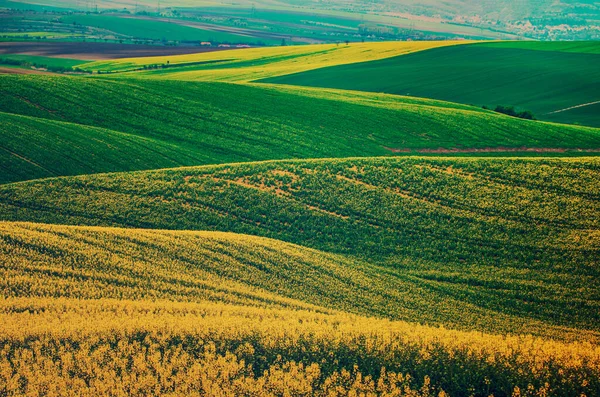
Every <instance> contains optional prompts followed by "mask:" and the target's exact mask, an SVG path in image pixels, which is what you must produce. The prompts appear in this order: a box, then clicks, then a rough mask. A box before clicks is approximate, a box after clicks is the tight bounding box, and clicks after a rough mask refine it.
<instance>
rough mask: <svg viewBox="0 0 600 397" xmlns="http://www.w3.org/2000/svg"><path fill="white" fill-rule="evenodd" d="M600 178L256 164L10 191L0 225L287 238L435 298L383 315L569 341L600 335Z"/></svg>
mask: <svg viewBox="0 0 600 397" xmlns="http://www.w3.org/2000/svg"><path fill="white" fill-rule="evenodd" d="M599 174H600V164H599V162H598V160H597V159H593V158H580V159H554V160H552V159H530V160H525V159H448V158H431V159H423V158H397V159H383V158H378V159H351V160H318V161H314V160H313V161H295V162H289V161H288V162H266V163H248V164H239V165H226V166H210V167H200V168H182V169H175V170H161V171H151V172H137V173H117V174H102V175H96V176H81V177H64V178H58V179H47V180H40V181H32V182H23V183H16V184H9V185H5V186H3V187H0V219H3V220H11V221H31V222H47V223H57V224H73V225H100V226H122V227H136V228H146V229H178V230H215V231H229V232H235V233H244V234H251V235H255V236H264V237H271V238H277V239H279V240H282V241H286V242H290V243H295V244H299V245H302V246H305V247H310V248H314V249H318V250H321V251H325V252H329V253H332V254H338V255H345V256H346V257H349V258H355V259H356V260H359V261H360V262H368V263H370V264H371V265H374V266H376V267H377V268H379V269H380V271H381V272H383V273H382V274H386V275H387V276H386V277H389V278H391V279H396V278H398V279H399V280H400V281H398V282H400V283H408V284H407V285H413V286H415V287H418V288H422V289H423V290H424V292H422V293H410V292H408V291H407V290H406V289H403V288H404V287H401V285H400V284H398V285H397V286H396V287H394V288H393V289H396V288H397V289H398V291H399V290H402V291H406V293H407V294H408V295H411V294H413V295H414V296H413V297H410V298H409V297H405V298H402V299H404V300H403V302H404V305H405V306H403V309H397V308H394V307H395V306H394V305H392V306H391V307H390V309H389V310H391V311H392V312H393V314H390V313H392V312H389V313H387V314H386V313H382V314H384V315H389V316H391V317H393V318H399V319H406V320H410V321H422V322H426V323H431V324H452V326H453V327H459V328H465V329H479V330H481V329H484V330H487V331H490V332H494V333H504V332H516V333H523V332H526V333H529V332H532V333H535V334H538V335H545V336H556V337H561V335H562V337H565V335H567V336H568V335H571V336H572V335H573V334H572V333H571V332H573V333H574V334H577V332H584V331H585V332H592V331H594V330H597V328H596V320H597V311H598V307H599V306H598V305H599V303H598V302H599V299H600V296H598V281H597V280H598V276H599V274H598V267H597V257H598V254H599V252H598V244H597V241H598V233H597V225H598V222H599V219H598V211H597V208H598V204H597V203H598V200H599V199H600V186H599V185H598V181H599V180H600V178H599V177H598V176H599ZM389 282H393V281H392V280H389ZM360 289H361V290H362V289H363V288H362V287H361V288H360ZM387 290H389V289H387ZM423 294H431V295H427V296H431V298H428V299H426V301H427V303H422V304H419V303H418V302H419V299H420V297H422V296H423ZM436 297H437V298H436ZM442 297H443V298H444V299H448V300H449V301H451V302H452V303H449V304H448V305H446V306H445V305H444V304H441V306H439V305H438V304H437V303H434V302H436V300H437V299H438V298H440V299H441V298H442ZM464 305H466V306H464ZM467 307H469V309H466V308H467ZM426 308H429V309H427V310H426ZM452 308H455V309H452ZM396 310H400V311H396ZM405 310H408V312H406V311H405ZM466 313H471V314H466ZM556 327H565V328H564V329H563V330H562V331H560V330H559V329H558V328H556ZM576 329H577V330H579V331H575V330H576Z"/></svg>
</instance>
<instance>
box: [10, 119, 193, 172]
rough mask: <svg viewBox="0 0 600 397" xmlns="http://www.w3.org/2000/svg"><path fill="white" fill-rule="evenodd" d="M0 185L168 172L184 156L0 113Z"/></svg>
mask: <svg viewBox="0 0 600 397" xmlns="http://www.w3.org/2000/svg"><path fill="white" fill-rule="evenodd" d="M0 122H1V124H2V127H0V131H1V132H2V142H1V143H0V170H1V174H2V176H1V177H0V181H1V182H2V183H6V182H16V181H21V180H26V179H34V178H47V177H52V176H58V175H79V174H90V173H97V172H109V171H125V170H140V169H152V168H162V167H174V166H178V165H182V164H185V163H193V162H195V161H196V158H195V157H190V155H189V154H188V153H186V151H185V150H182V149H181V148H179V147H177V146H174V145H169V144H167V143H164V142H160V141H156V140H153V139H148V138H143V137H139V136H135V135H130V134H125V133H122V132H116V131H112V130H108V129H104V128H96V127H89V126H85V125H79V124H74V123H66V122H61V121H54V120H46V119H42V118H35V117H28V116H20V115H12V114H8V113H0Z"/></svg>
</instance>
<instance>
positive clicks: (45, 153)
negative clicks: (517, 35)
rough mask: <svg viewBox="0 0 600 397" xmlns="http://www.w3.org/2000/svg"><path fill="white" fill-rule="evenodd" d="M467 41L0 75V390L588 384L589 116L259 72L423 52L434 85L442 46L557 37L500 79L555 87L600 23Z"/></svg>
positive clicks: (595, 340)
mask: <svg viewBox="0 0 600 397" xmlns="http://www.w3.org/2000/svg"><path fill="white" fill-rule="evenodd" d="M182 1H187V0H182ZM456 44H457V43H453V42H448V43H393V44H390V43H382V44H372V43H366V44H355V45H348V46H345V45H340V46H306V47H295V48H289V47H288V48H276V49H245V50H241V51H222V52H219V53H218V54H217V53H214V54H198V55H189V56H174V57H159V58H143V59H126V60H120V61H106V62H97V63H92V64H84V65H82V66H81V67H83V68H86V70H89V71H96V72H99V71H101V72H102V73H95V74H93V75H87V76H69V75H55V76H46V75H44V76H42V75H36V76H8V75H2V76H0V92H1V94H2V95H0V135H1V136H2V138H3V139H2V141H1V142H0V396H7V397H8V396H10V397H13V396H14V397H17V396H19V397H20V396H23V395H44V396H46V395H48V396H50V395H57V396H62V395H78V396H90V397H92V396H94V397H96V396H111V397H114V396H139V397H145V396H149V395H168V396H180V395H189V396H190V397H193V396H198V397H200V396H230V395H235V396H238V395H240V396H269V397H271V396H272V397H275V396H278V397H281V396H294V397H295V396H307V397H308V396H317V397H326V396H327V397H332V396H339V397H341V396H388V397H392V396H406V397H434V396H435V397H448V396H453V397H460V396H474V397H489V396H495V397H509V396H511V397H517V396H518V397H525V396H527V397H542V396H547V397H549V396H552V397H572V396H587V397H594V396H596V395H597V390H600V383H599V382H600V347H599V346H600V331H599V329H598V323H599V316H598V313H600V292H599V291H600V283H599V281H598V280H600V274H599V271H600V267H599V266H598V264H599V263H598V258H599V257H600V248H599V247H600V229H599V225H600V204H599V203H600V159H599V158H598V157H596V156H597V155H598V154H600V129H598V128H593V127H585V126H578V125H565V124H556V123H552V122H542V121H530V120H523V119H518V118H515V117H508V116H505V115H502V114H499V113H496V112H492V111H489V110H484V109H482V108H481V107H480V106H472V105H468V104H467V103H469V102H466V103H462V104H461V103H456V102H446V101H443V100H439V99H427V98H417V97H413V96H400V95H393V94H386V93H377V92H369V91H368V90H363V91H361V90H362V89H363V87H357V88H359V89H360V90H345V89H339V88H319V87H309V86H302V85H289V84H279V82H280V81H277V84H273V83H265V82H257V80H260V79H264V78H269V77H276V76H284V75H288V76H284V77H281V79H283V78H290V79H293V78H299V77H302V76H307V75H311V74H312V73H317V74H322V73H330V71H331V70H338V68H342V69H343V70H346V69H347V70H355V69H356V70H359V69H361V68H367V66H368V67H369V68H371V67H372V66H373V65H379V64H380V63H390V65H392V66H390V69H389V70H388V69H385V72H386V73H387V75H386V77H387V78H388V81H390V77H393V73H392V72H394V70H395V67H396V66H393V65H396V63H398V64H399V63H402V62H412V61H411V59H413V58H418V57H429V58H428V59H429V61H428V62H429V63H423V64H422V67H421V69H422V73H423V74H424V75H426V74H429V76H430V78H431V80H430V82H429V83H430V84H429V85H431V86H435V87H438V89H439V90H440V91H439V92H442V91H443V90H442V89H441V88H440V87H442V86H443V87H442V88H444V87H445V88H444V89H450V88H451V84H450V82H449V79H448V77H453V76H454V74H455V73H456V74H457V75H458V74H460V73H465V71H464V70H462V69H461V68H452V69H448V70H446V76H445V77H446V79H445V80H444V79H442V77H444V76H441V77H440V80H435V79H433V78H432V77H431V76H432V73H441V72H439V71H438V70H436V69H435V68H432V67H431V65H440V64H442V63H441V59H440V58H439V57H436V54H439V52H444V51H447V53H448V57H449V58H451V57H452V56H453V57H455V58H457V59H458V58H460V57H462V61H461V62H462V64H465V65H467V64H469V63H473V62H475V61H476V60H475V59H474V58H472V56H473V54H474V53H475V52H476V51H489V53H488V54H489V55H490V59H495V60H498V57H497V54H498V53H504V52H505V51H509V52H511V53H513V54H517V53H526V54H527V56H523V57H519V56H517V57H516V60H517V61H519V62H522V63H520V64H519V63H518V62H516V61H515V62H513V63H514V65H513V63H511V62H509V61H508V59H509V58H506V62H505V64H504V67H501V66H498V65H496V66H495V67H491V66H490V67H489V69H488V70H487V71H488V73H489V74H491V75H494V73H495V74H496V75H498V73H500V72H502V73H508V71H510V70H512V71H513V72H514V71H515V68H514V67H515V65H521V66H523V65H525V64H526V63H527V62H530V63H531V62H532V59H537V60H538V61H540V62H541V60H545V61H544V63H541V64H540V65H541V66H539V65H538V67H545V68H547V69H548V70H550V71H551V73H550V72H549V73H548V74H543V73H542V74H538V75H535V73H534V71H533V67H532V68H530V69H527V68H525V67H523V71H522V74H521V75H519V76H520V77H522V80H521V83H520V84H517V83H516V82H513V84H507V85H506V87H504V91H503V92H502V95H505V98H513V97H517V96H518V92H519V90H520V92H521V95H522V96H523V98H524V100H525V99H527V100H532V101H535V102H536V103H540V106H548V104H549V103H550V102H552V101H554V103H555V104H561V105H560V106H568V105H570V103H571V102H569V101H575V100H580V99H583V98H584V97H586V95H588V96H589V95H592V94H593V88H594V87H595V84H596V82H597V78H596V75H597V71H594V70H591V69H593V66H592V65H591V64H590V65H585V67H586V68H587V69H586V70H587V71H588V72H589V73H588V75H587V77H586V76H585V74H584V73H583V69H577V68H576V67H575V66H577V65H579V66H581V65H582V64H583V63H585V62H584V61H583V59H584V58H585V59H587V60H588V61H589V59H591V58H593V57H595V56H597V55H598V47H597V46H596V45H595V44H585V45H583V44H581V43H568V44H566V43H565V44H562V43H560V44H555V43H553V44H552V45H549V44H548V45H539V44H538V43H490V44H485V45H484V44H474V45H470V44H465V45H456ZM446 45H448V46H446ZM438 47H440V48H438ZM474 51H475V52H474ZM401 54H404V55H403V56H402V57H399V56H398V55H401ZM460 54H462V55H460ZM559 54H562V55H559ZM459 55H460V56H459ZM579 57H581V58H579ZM587 57H590V58H589V59H588V58H587ZM550 58H556V59H557V62H556V63H551V62H546V61H548V60H549V59H550ZM407 59H408V61H406V60H407ZM594 59H595V58H594ZM366 61H370V62H366ZM488 61H489V62H490V65H492V66H494V65H493V64H494V62H493V61H492V60H488ZM559 61H560V62H562V63H560V62H559ZM357 62H362V63H357ZM459 63H460V62H458V61H457V62H456V63H455V65H458V64H459ZM559 64H561V65H563V66H564V67H569V68H572V67H573V68H574V70H576V71H579V72H578V73H571V74H570V75H568V76H566V77H564V76H565V74H561V73H559V72H558V68H557V65H559ZM340 65H341V66H340ZM423 65H429V67H428V68H424V67H423ZM574 65H575V66H574ZM467 66H468V65H467ZM530 66H531V65H530ZM579 66H577V67H579ZM319 68H322V69H319ZM440 69H442V68H440ZM361 70H362V69H361ZM465 70H468V68H467V67H466V69H465ZM471 70H472V69H471ZM300 72H301V73H300ZM365 72H367V69H365ZM344 73H346V72H344ZM595 73H596V74H595ZM483 74H484V71H481V74H480V75H474V77H477V78H478V79H479V80H478V81H479V82H477V84H481V86H482V87H483V86H484V85H485V84H487V86H488V87H489V86H491V85H492V83H491V82H489V81H485V79H484V78H483V77H482V75H483ZM340 75H343V73H341V74H340ZM511 76H514V74H513V75H511ZM335 77H336V76H334V75H331V74H329V77H328V78H333V79H334V80H335ZM363 77H364V78H363ZM413 77H414V81H415V82H419V84H422V85H423V86H424V84H425V83H424V80H419V79H421V78H424V77H421V76H420V75H414V76H413ZM563 77H564V78H563ZM353 78H355V79H356V81H354V82H353V83H354V84H359V83H360V82H361V81H370V82H371V84H373V85H376V84H383V83H385V82H384V81H383V79H377V78H375V75H373V74H372V73H371V71H370V70H369V71H368V73H366V74H364V75H362V76H361V80H360V81H359V79H358V77H353ZM553 78H554V79H558V78H562V85H561V84H556V81H552V79H553ZM586 79H587V80H586ZM278 80H279V78H278ZM391 81H393V79H392V80H391ZM436 81H438V82H439V81H443V84H442V83H440V84H439V85H432V84H431V83H435V82H436ZM465 81H467V80H466V79H465ZM511 81H512V80H511ZM565 82H572V83H573V85H572V87H573V92H571V93H569V92H567V91H568V90H567V89H565V88H564V83H565ZM575 83H577V84H579V85H577V84H575ZM584 83H586V84H587V86H586V87H583V85H582V84H584ZM465 84H466V85H465V86H463V87H462V88H463V89H464V92H465V93H468V92H472V91H471V90H469V89H472V90H476V88H477V87H474V85H473V84H474V83H473V82H468V83H465ZM552 84H554V85H552ZM541 85H543V86H544V87H550V86H552V87H555V88H556V87H558V88H556V93H557V95H556V96H555V97H554V98H553V99H552V98H551V96H550V95H548V92H549V91H548V92H546V95H545V96H544V95H542V94H540V92H539V91H540V86H541ZM559 86H560V87H559ZM449 87H450V88H449ZM582 87H583V88H582ZM480 88H481V87H480ZM559 88H560V89H559ZM484 91H485V90H484ZM482 92H483V91H482ZM553 92H554V91H553ZM500 93H501V92H500V91H498V95H500ZM558 94H560V95H558ZM436 95H437V94H436ZM465 95H466V94H465ZM432 96H434V95H433V94H432ZM506 100H507V101H508V99H506ZM503 104H504V105H509V104H510V103H503ZM478 105H479V104H478ZM593 106H594V105H590V106H581V107H575V108H573V109H570V110H568V111H565V112H560V113H564V115H563V116H566V115H567V114H570V115H573V114H576V113H577V114H579V117H581V120H583V118H585V117H587V119H588V120H591V119H594V117H596V115H594V114H593V113H591V110H592V109H593ZM569 107H571V106H569ZM560 113H557V114H560ZM563 116H560V117H563ZM557 117H558V116H557ZM591 124H593V123H591ZM441 155H443V156H445V157H440V156H441Z"/></svg>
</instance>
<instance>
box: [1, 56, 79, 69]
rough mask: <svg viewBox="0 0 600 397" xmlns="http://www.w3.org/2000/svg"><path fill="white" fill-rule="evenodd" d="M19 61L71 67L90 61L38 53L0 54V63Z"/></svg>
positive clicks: (47, 65)
mask: <svg viewBox="0 0 600 397" xmlns="http://www.w3.org/2000/svg"><path fill="white" fill-rule="evenodd" d="M7 60H8V61H18V62H24V63H25V62H26V63H29V64H31V65H34V64H35V65H38V67H40V66H44V67H61V68H66V69H70V68H73V67H75V66H78V65H83V64H85V63H88V61H82V60H79V59H69V58H52V57H43V56H36V55H21V54H0V65H1V64H3V63H5V62H6V61H7Z"/></svg>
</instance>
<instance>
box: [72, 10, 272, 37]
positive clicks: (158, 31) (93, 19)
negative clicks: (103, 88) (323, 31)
mask: <svg viewBox="0 0 600 397" xmlns="http://www.w3.org/2000/svg"><path fill="white" fill-rule="evenodd" d="M62 22H63V23H66V24H72V23H77V24H80V25H85V26H91V27H96V28H100V29H106V30H108V31H111V32H115V33H118V34H122V35H125V36H131V37H133V38H136V39H145V40H163V39H165V40H170V41H212V42H218V43H222V42H228V43H257V42H259V41H262V42H268V43H270V44H279V43H280V42H281V40H279V41H273V40H268V39H261V38H256V37H249V36H242V35H237V34H232V33H227V32H218V31H210V30H204V29H197V28H193V27H189V26H183V25H178V24H175V23H170V22H164V21H156V20H145V19H135V18H126V17H117V16H106V15H73V16H67V17H63V18H62Z"/></svg>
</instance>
